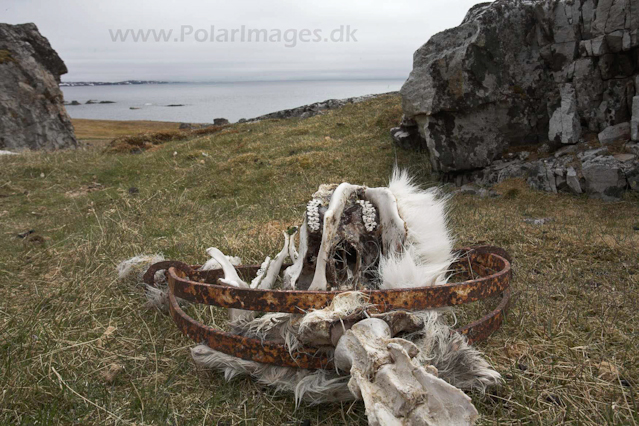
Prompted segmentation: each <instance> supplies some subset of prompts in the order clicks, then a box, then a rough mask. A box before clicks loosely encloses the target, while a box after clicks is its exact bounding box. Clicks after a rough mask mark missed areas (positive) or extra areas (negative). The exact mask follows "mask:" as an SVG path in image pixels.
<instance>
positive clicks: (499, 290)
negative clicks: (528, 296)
mask: <svg viewBox="0 0 639 426" xmlns="http://www.w3.org/2000/svg"><path fill="white" fill-rule="evenodd" d="M457 254H458V260H457V261H456V262H455V264H454V266H455V267H457V268H460V269H463V270H465V271H466V272H468V273H469V274H470V275H471V276H473V279H470V280H466V281H462V282H459V283H449V284H445V285H441V286H434V287H416V288H404V289H391V290H362V291H361V292H362V293H364V294H366V295H367V296H368V298H369V303H371V304H373V305H375V308H376V310H377V312H380V313H381V312H388V311H393V310H404V311H419V310H425V309H435V308H442V307H446V306H456V305H462V304H466V303H472V302H476V301H479V300H483V299H486V298H489V297H494V296H499V295H501V301H500V303H499V304H498V306H497V307H496V308H495V309H493V310H492V311H491V312H489V313H487V314H486V315H484V316H483V317H482V318H480V319H478V320H477V321H475V322H472V323H470V324H468V325H466V326H464V327H461V328H459V329H457V330H456V332H458V333H461V334H464V335H466V336H467V337H468V340H469V342H470V343H473V342H478V341H482V340H485V339H486V338H488V337H489V336H490V335H491V334H492V333H493V332H495V331H496V330H497V329H498V328H499V327H500V326H501V324H502V322H503V319H504V315H505V312H506V310H507V308H508V304H509V302H510V294H511V293H510V289H509V285H510V278H511V276H512V270H511V265H510V256H509V255H508V253H507V252H506V251H505V250H503V249H501V248H499V247H493V246H479V247H467V248H463V249H459V250H457ZM197 269H198V266H189V265H187V264H185V263H183V262H178V261H165V262H159V263H156V264H154V265H152V266H151V267H150V268H149V270H148V271H147V273H146V274H145V275H144V281H145V282H146V283H147V284H150V285H154V276H155V274H156V272H157V271H160V270H165V271H166V276H167V278H168V283H169V309H170V314H171V317H172V318H173V320H174V321H175V323H176V324H177V326H178V328H179V329H180V331H182V333H183V334H185V335H186V336H188V337H189V338H191V339H192V340H194V341H195V342H197V343H205V344H206V345H208V346H209V347H210V348H211V349H214V350H217V351H220V352H223V353H225V354H228V355H232V356H235V357H238V358H241V359H244V360H250V361H256V362H261V363H266V364H273V365H278V366H283V367H295V368H304V369H320V368H332V361H331V359H330V357H329V356H328V355H327V354H326V353H325V352H324V351H321V350H316V349H314V348H308V349H307V350H300V351H297V352H294V353H290V352H289V350H288V349H287V348H286V347H285V346H284V345H282V344H279V343H274V342H269V341H262V340H259V339H252V338H247V337H243V336H240V335H237V334H233V333H228V332H225V331H222V330H218V329H215V328H212V327H210V326H207V325H205V324H202V323H200V322H198V321H196V320H194V319H193V318H191V317H189V316H188V315H187V314H186V313H185V312H184V310H182V308H181V307H180V305H179V303H178V298H180V299H184V300H187V301H189V302H194V303H201V304H207V305H215V306H220V307H224V308H235V309H245V310H251V311H260V312H288V313H297V314H303V313H305V312H308V311H310V310H313V309H322V308H325V307H326V306H328V305H329V304H330V303H331V301H332V300H333V298H334V297H335V296H336V295H337V294H339V293H341V292H340V291H303V290H261V289H250V288H237V287H229V286H226V285H223V284H219V283H218V280H219V278H221V277H223V272H222V270H220V269H215V270H210V271H198V270H197ZM236 269H237V271H238V273H239V274H240V275H247V276H254V275H255V273H256V272H257V270H258V269H259V266H258V265H249V266H239V267H237V268H236ZM475 275H478V277H475Z"/></svg>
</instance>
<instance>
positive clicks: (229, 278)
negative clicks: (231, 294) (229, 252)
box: [206, 247, 248, 287]
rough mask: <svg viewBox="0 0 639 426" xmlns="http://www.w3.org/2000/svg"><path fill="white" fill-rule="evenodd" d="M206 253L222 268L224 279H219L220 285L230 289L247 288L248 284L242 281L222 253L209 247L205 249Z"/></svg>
mask: <svg viewBox="0 0 639 426" xmlns="http://www.w3.org/2000/svg"><path fill="white" fill-rule="evenodd" d="M206 253H207V254H208V255H209V256H211V257H212V258H213V259H215V260H216V261H217V263H219V264H220V265H221V266H222V270H223V271H224V278H220V281H221V282H222V283H224V284H226V285H230V286H232V287H248V284H246V283H245V282H244V281H242V279H241V278H240V276H239V275H238V274H237V271H236V270H235V267H234V266H233V265H232V264H231V262H229V260H228V259H227V257H226V256H225V255H224V253H222V252H221V251H220V250H219V249H217V248H216V247H209V248H208V249H206Z"/></svg>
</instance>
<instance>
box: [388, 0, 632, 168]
mask: <svg viewBox="0 0 639 426" xmlns="http://www.w3.org/2000/svg"><path fill="white" fill-rule="evenodd" d="M638 82H639V2H637V0H497V1H495V2H493V3H482V4H478V5H476V6H474V7H473V8H472V9H471V10H470V11H469V12H468V14H467V15H466V18H465V19H464V21H463V22H462V24H461V25H460V26H459V27H456V28H452V29H449V30H446V31H443V32H441V33H439V34H436V35H434V36H433V37H432V38H431V39H430V40H429V41H428V42H427V43H426V44H425V45H423V46H422V47H421V48H419V49H418V50H417V51H416V52H415V54H414V56H413V71H412V72H411V74H410V76H409V78H408V80H407V81H406V83H405V84H404V86H403V87H402V89H401V92H400V93H401V95H402V105H403V109H404V114H405V116H406V120H408V121H409V122H415V123H417V126H416V130H417V133H418V134H419V135H420V136H421V138H422V139H423V141H422V144H423V145H425V146H426V147H427V148H428V150H429V152H430V154H431V155H430V157H431V162H432V165H433V168H434V170H435V171H438V172H440V173H443V174H459V173H470V172H474V171H476V170H478V169H481V168H484V167H487V166H490V165H491V164H492V163H493V162H494V161H496V160H499V159H502V158H503V156H504V155H505V154H506V153H507V152H509V151H513V150H517V148H518V147H521V146H524V145H525V146H540V147H541V146H547V147H550V151H553V150H556V149H558V148H560V147H561V146H562V145H563V144H575V143H577V142H579V141H580V140H583V137H584V135H585V134H587V133H588V132H591V133H600V132H603V131H605V130H606V129H607V128H608V127H610V126H618V125H619V124H621V123H628V122H630V121H631V120H632V119H634V117H633V116H632V100H633V97H634V96H635V95H636V94H637V93H638V92H639V87H636V84H637V83H638ZM636 121H639V117H637V118H636ZM622 127H623V128H624V129H625V128H626V127H627V125H625V126H622ZM617 129H618V128H617ZM411 130H412V129H409V128H403V127H401V126H400V129H397V128H396V129H393V131H394V133H395V134H403V133H409V134H411ZM610 133H611V131H609V132H606V133H605V134H610ZM612 133H614V132H612ZM626 133H627V132H623V135H621V136H620V137H626ZM412 135H413V136H414V135H415V132H414V130H413V133H412ZM413 136H411V137H413ZM405 137H406V136H405Z"/></svg>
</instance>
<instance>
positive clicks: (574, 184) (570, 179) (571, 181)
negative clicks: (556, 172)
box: [566, 167, 582, 194]
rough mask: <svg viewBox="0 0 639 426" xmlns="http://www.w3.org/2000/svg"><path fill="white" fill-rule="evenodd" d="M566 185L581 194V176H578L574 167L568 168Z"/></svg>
mask: <svg viewBox="0 0 639 426" xmlns="http://www.w3.org/2000/svg"><path fill="white" fill-rule="evenodd" d="M566 185H568V187H569V188H570V189H571V190H572V192H574V193H575V194H581V193H582V191H581V184H580V183H579V178H578V177H577V171H576V170H575V169H574V168H573V167H568V168H567V169H566Z"/></svg>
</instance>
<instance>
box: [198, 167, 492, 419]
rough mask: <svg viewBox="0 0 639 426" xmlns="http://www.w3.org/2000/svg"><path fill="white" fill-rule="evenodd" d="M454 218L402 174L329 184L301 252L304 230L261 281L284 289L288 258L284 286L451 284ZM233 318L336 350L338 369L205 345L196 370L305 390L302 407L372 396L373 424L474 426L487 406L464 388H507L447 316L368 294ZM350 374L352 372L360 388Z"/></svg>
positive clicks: (232, 274)
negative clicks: (268, 360)
mask: <svg viewBox="0 0 639 426" xmlns="http://www.w3.org/2000/svg"><path fill="white" fill-rule="evenodd" d="M400 209H401V211H400ZM444 213H445V209H444V200H443V199H442V198H441V197H438V196H437V194H436V193H435V192H433V191H424V190H421V189H419V188H418V187H417V186H416V185H414V184H413V183H412V182H411V180H410V179H409V177H408V175H406V174H405V173H399V172H396V173H394V174H393V178H392V179H391V182H390V184H389V188H366V187H363V186H356V185H351V184H348V183H343V184H341V185H321V186H320V188H319V190H318V191H317V192H316V193H315V194H313V201H311V203H309V205H308V206H307V210H306V213H305V216H304V220H303V222H302V225H301V227H300V228H299V230H298V232H299V234H300V236H299V253H297V251H296V250H295V240H294V237H295V233H294V232H292V233H291V234H292V235H285V243H284V248H283V249H282V251H280V253H279V254H278V255H277V256H276V257H275V258H274V259H272V260H271V259H270V258H268V257H267V258H266V260H265V261H264V263H263V264H262V270H261V273H258V276H257V277H256V279H254V280H253V281H252V282H251V285H250V286H251V287H252V288H272V287H273V286H274V283H275V280H276V278H277V274H278V272H279V270H280V269H281V265H282V263H283V261H284V259H285V257H287V255H288V257H290V258H291V260H292V262H293V265H292V266H290V267H289V268H287V269H286V270H285V271H284V274H283V288H284V289H298V290H299V289H302V290H327V289H328V283H329V282H330V283H331V286H332V288H333V289H334V288H339V289H340V290H358V289H361V288H385V289H388V288H401V287H403V286H423V285H438V284H443V283H445V282H446V271H447V269H448V267H449V266H450V263H451V262H452V260H453V256H452V255H451V247H452V241H451V239H450V237H449V234H448V231H447V229H446V222H445V217H444ZM318 225H320V226H318ZM209 254H210V255H212V257H214V259H216V260H217V261H219V263H220V265H221V266H222V268H223V272H224V278H223V279H222V280H221V281H222V282H224V283H226V284H227V285H234V286H242V287H244V286H247V284H246V283H244V282H243V281H242V280H241V279H240V278H239V276H238V274H237V271H235V269H234V268H233V266H232V265H231V264H230V262H228V259H225V257H224V256H223V254H222V253H221V252H219V250H217V249H213V248H212V249H210V252H209ZM230 312H231V320H232V321H231V324H230V325H231V329H232V331H233V332H235V333H238V334H240V335H244V336H246V337H249V338H257V339H262V340H264V341H270V342H277V343H281V344H284V345H285V346H286V347H287V348H288V349H289V351H291V353H292V354H293V353H295V351H298V350H303V349H304V347H307V346H311V347H316V348H317V347H320V348H322V349H323V350H326V351H328V353H333V354H334V365H335V367H336V369H337V371H334V370H331V371H329V370H319V371H318V372H317V374H315V373H312V374H311V373H310V372H306V371H304V370H303V371H299V372H298V371H296V370H294V369H289V368H286V367H276V366H270V365H265V364H259V363H256V362H253V361H244V360H241V359H239V358H235V357H232V356H230V355H225V354H222V353H219V352H216V351H213V350H211V349H209V348H208V347H205V346H200V347H198V348H199V351H198V348H196V350H194V352H193V357H194V359H195V360H196V363H198V364H200V365H203V366H208V367H213V368H218V369H222V370H224V371H225V375H226V377H227V378H230V377H232V376H233V375H235V374H251V375H253V376H255V377H257V378H258V380H261V381H262V382H263V383H267V384H270V385H273V386H275V387H276V388H278V389H282V390H284V389H285V390H290V391H293V390H294V392H295V394H296V400H297V399H298V398H300V396H301V395H302V394H306V395H309V396H310V397H311V399H312V400H313V401H314V402H320V401H331V400H334V399H333V398H337V399H338V400H347V399H349V398H350V397H355V398H358V399H362V400H364V403H365V405H366V411H367V415H368V418H369V424H371V425H458V424H459V425H464V424H472V423H473V422H474V420H475V419H476V417H477V411H476V410H475V407H474V406H473V405H472V403H471V401H470V398H469V397H467V396H466V395H465V394H464V393H463V392H462V391H461V390H460V389H457V388H455V387H454V386H453V385H455V386H458V387H460V388H462V389H479V390H480V391H481V390H483V389H485V387H486V386H488V385H491V384H495V383H498V381H499V374H498V373H497V372H495V371H494V370H493V369H492V368H491V367H490V366H489V365H488V363H487V362H486V361H485V360H484V359H483V358H482V357H481V354H480V353H479V352H478V351H477V350H475V349H473V348H472V347H470V346H469V345H468V343H467V341H466V340H465V338H464V337H463V336H460V335H457V334H454V333H451V329H450V328H449V327H448V326H447V325H446V323H445V321H444V320H443V319H441V318H439V315H438V313H437V312H436V311H423V312H404V311H393V312H388V313H383V314H376V313H375V307H373V306H370V305H369V304H368V302H367V300H366V298H365V297H363V294H362V293H360V292H357V291H353V292H350V293H341V294H340V295H339V296H336V297H335V298H334V299H333V302H332V303H331V305H330V306H328V307H327V308H325V309H321V310H315V311H311V312H307V313H305V314H285V313H267V314H265V315H262V316H259V317H255V316H254V314H253V313H252V312H247V311H241V310H230ZM400 333H401V334H400ZM394 336H404V337H405V338H400V337H394ZM431 364H432V365H431ZM338 372H341V373H342V374H344V373H350V379H349V381H348V383H346V381H345V380H340V379H339V377H340V376H338ZM342 377H343V376H342ZM337 395H339V396H337Z"/></svg>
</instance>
